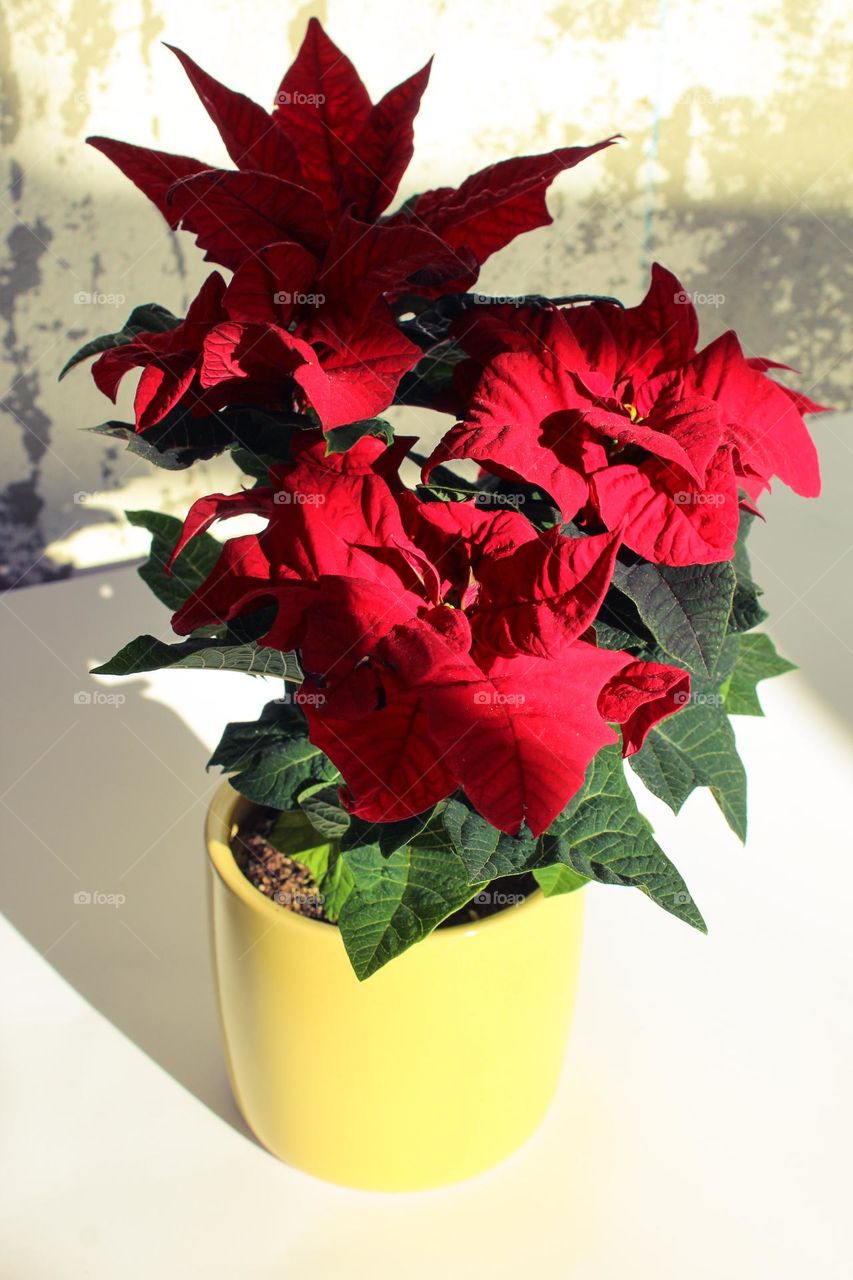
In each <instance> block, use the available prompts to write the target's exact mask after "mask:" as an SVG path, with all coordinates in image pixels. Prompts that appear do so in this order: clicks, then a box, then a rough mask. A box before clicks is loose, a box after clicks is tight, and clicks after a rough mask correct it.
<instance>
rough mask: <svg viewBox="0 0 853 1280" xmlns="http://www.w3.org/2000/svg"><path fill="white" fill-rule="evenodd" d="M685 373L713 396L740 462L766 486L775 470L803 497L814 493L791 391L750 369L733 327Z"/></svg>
mask: <svg viewBox="0 0 853 1280" xmlns="http://www.w3.org/2000/svg"><path fill="white" fill-rule="evenodd" d="M685 376H686V379H687V380H689V383H690V384H691V385H692V386H695V388H696V390H697V391H698V392H699V394H701V395H704V396H708V397H710V398H711V399H713V400H716V401H717V403H718V405H719V407H720V412H721V415H722V417H723V421H724V423H725V424H727V438H728V440H729V441H730V442H731V443H732V444H733V445H734V446H735V448H736V449H737V451H738V454H739V457H740V460H741V462H742V463H743V464H744V465H745V466H747V467H748V468H749V469H750V470H751V471H752V472H753V473H754V474H756V475H758V476H760V477H761V478H762V479H763V480H764V481H765V487H766V484H767V483H768V482H769V481H770V479H771V478H772V477H773V476H774V475H777V476H778V477H779V479H780V480H782V481H783V483H784V484H786V485H788V486H789V487H790V488H791V489H793V490H794V492H795V493H799V494H801V495H802V496H803V497H804V498H814V497H817V495H818V494H819V493H820V465H819V463H818V457H817V450H816V449H815V446H814V442H813V440H812V438H811V436H810V435H809V433H808V429H807V427H806V424H805V423H804V422H803V419H802V414H801V413H800V409H799V406H798V404H797V400H796V396H795V395H792V394H791V392H790V390H789V389H788V388H784V387H781V386H780V385H779V383H777V382H774V381H773V379H772V378H768V377H767V376H766V374H764V373H762V372H760V371H759V370H757V369H753V368H750V366H749V364H748V363H747V361H746V359H745V358H744V355H743V351H742V350H741V346H740V343H739V342H738V339H737V335H736V334H735V333H734V332H733V331H732V330H729V331H728V332H727V333H723V334H721V335H720V337H719V338H716V339H715V340H714V342H712V343H710V344H709V346H707V347H706V348H705V350H704V351H701V352H700V353H699V354H698V355H697V356H695V357H694V358H693V360H692V361H691V362H690V365H689V366H688V369H687V371H686V375H685ZM812 403H813V402H811V401H809V405H811V404H812ZM807 411H810V410H807Z"/></svg>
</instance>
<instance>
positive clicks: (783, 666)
mask: <svg viewBox="0 0 853 1280" xmlns="http://www.w3.org/2000/svg"><path fill="white" fill-rule="evenodd" d="M786 671H796V666H795V665H794V663H793V662H788V660H787V658H782V657H780V656H779V654H778V653H777V652H776V649H775V647H774V645H773V641H772V640H771V639H770V637H769V636H768V635H765V634H764V633H763V632H756V633H755V634H754V635H742V636H740V637H739V641H738V652H737V659H736V661H735V664H734V667H733V668H732V671H731V674H730V676H729V678H728V680H727V681H726V683H725V685H724V686H723V690H722V692H723V696H724V699H725V708H726V711H727V712H728V713H729V715H730V716H763V715H764V712H763V711H762V709H761V703H760V702H759V701H758V690H757V688H756V685H757V684H758V682H759V681H760V680H768V679H770V678H771V677H772V676H781V675H784V674H785V672H786Z"/></svg>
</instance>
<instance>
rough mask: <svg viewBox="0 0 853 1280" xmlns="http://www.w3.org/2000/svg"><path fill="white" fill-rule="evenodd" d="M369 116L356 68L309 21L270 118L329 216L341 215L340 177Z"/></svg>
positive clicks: (366, 97)
mask: <svg viewBox="0 0 853 1280" xmlns="http://www.w3.org/2000/svg"><path fill="white" fill-rule="evenodd" d="M370 110H371V103H370V97H369V95H368V93H367V90H366V89H365V87H364V85H363V84H362V82H361V80H360V79H359V76H358V72H357V71H356V69H355V67H354V66H353V65H352V63H351V62H350V60H349V58H347V57H346V56H345V55H344V54H343V53H341V51H340V49H338V48H337V46H336V45H334V44H333V43H332V41H331V40H330V39H329V37H328V36H327V35H326V33H325V31H324V30H323V28H322V26H321V25H320V23H319V22H318V20H317V19H316V18H312V19H311V20H310V22H309V23H308V30H307V32H306V33H305V39H304V40H303V42H302V47H301V48H300V50H299V53H298V54H297V56H296V61H295V62H294V63H293V66H292V67H291V68H290V70H289V71H288V72H287V74H286V75H285V77H284V79H283V80H282V82H281V85H280V87H279V90H278V93H277V95H276V106H275V113H274V118H275V121H276V124H277V125H278V127H279V128H280V129H281V130H282V132H283V133H284V134H285V136H286V137H287V139H288V140H289V141H290V142H291V144H292V145H293V147H294V149H295V150H296V153H297V155H298V156H299V165H300V169H301V171H302V181H303V182H304V184H305V186H306V187H308V188H309V190H311V191H313V192H316V194H317V195H318V196H319V197H320V199H321V201H322V203H323V207H324V209H325V210H326V212H327V213H329V214H332V215H335V214H337V213H339V212H340V208H341V201H340V193H341V189H342V173H343V171H344V170H345V169H346V168H347V166H348V165H349V164H350V162H351V158H352V150H353V147H354V146H355V143H356V139H357V138H358V135H359V134H360V133H361V130H362V129H363V128H364V125H365V123H366V121H367V119H368V116H369V114H370ZM276 238H277V239H284V237H283V236H278V237H276Z"/></svg>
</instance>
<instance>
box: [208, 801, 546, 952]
mask: <svg viewBox="0 0 853 1280" xmlns="http://www.w3.org/2000/svg"><path fill="white" fill-rule="evenodd" d="M277 816H278V813H277V811H276V810H273V809H261V808H257V809H253V810H251V811H250V812H249V813H248V814H247V815H246V816H245V818H244V819H243V821H242V822H241V823H240V826H239V828H238V830H237V831H236V832H235V834H234V835H233V836H232V838H231V852H232V853H233V854H234V860H235V862H236V863H237V866H238V867H239V868H240V870H241V871H242V872H243V875H244V876H245V877H246V879H247V880H249V881H250V882H251V883H252V884H253V885H254V886H255V888H256V889H260V891H261V893H264V894H266V896H267V897H268V898H272V900H273V901H274V902H277V903H279V905H280V906H283V907H287V908H289V910H291V911H295V912H296V913H297V914H298V915H303V916H310V917H311V919H313V920H323V921H325V922H326V923H327V924H328V923H330V922H329V921H327V920H326V916H325V913H324V911H323V904H322V902H321V900H320V892H319V889H318V888H317V885H316V884H315V883H314V881H313V879H312V878H311V875H310V873H309V872H308V871H307V870H306V868H305V867H303V866H302V865H301V864H300V863H298V862H294V860H293V858H289V857H288V856H287V854H285V853H280V852H279V850H278V849H276V848H275V846H274V845H271V844H270V842H269V840H267V839H266V834H267V833H268V832H269V830H270V828H271V827H272V824H273V822H274V821H275V819H276V817H277ZM538 887H539V886H538V885H537V883H536V880H535V878H534V877H533V876H532V875H530V874H529V873H528V874H526V875H520V876H507V877H505V878H504V879H501V880H498V881H496V882H495V883H494V884H492V885H490V886H489V887H488V888H487V889H486V890H484V891H483V893H481V894H479V895H478V896H477V897H476V898H474V899H473V900H472V901H471V902H469V903H467V904H466V905H465V906H464V907H461V908H460V909H459V910H458V911H454V913H453V915H451V916H448V917H447V919H446V920H443V921H442V923H441V924H440V925H439V926H438V927H439V929H443V928H446V927H447V926H448V925H457V924H476V922H477V921H478V920H483V919H485V918H486V917H487V916H492V915H495V914H497V912H499V911H506V910H511V909H512V907H513V906H514V905H517V904H519V903H521V902H523V901H524V899H525V898H526V897H528V896H529V895H530V894H531V893H534V892H535V891H536V889H537V888H538Z"/></svg>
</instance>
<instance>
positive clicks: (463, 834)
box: [415, 799, 542, 884]
mask: <svg viewBox="0 0 853 1280" xmlns="http://www.w3.org/2000/svg"><path fill="white" fill-rule="evenodd" d="M415 841H416V842H419V841H423V842H426V843H429V842H431V841H434V842H435V843H436V844H441V843H442V842H443V841H447V842H449V847H450V848H452V849H453V851H454V853H456V854H457V855H458V856H459V857H460V858H461V859H462V861H463V862H464V864H465V867H466V870H467V872H468V880H469V883H471V884H479V883H480V882H482V881H487V880H495V879H497V878H499V877H500V876H511V875H516V874H518V873H519V872H522V871H529V870H530V869H531V868H532V867H534V866H537V865H538V864H539V863H540V862H541V861H542V855H541V850H540V848H539V843H538V841H537V840H536V839H534V837H533V836H531V835H530V834H529V833H528V834H524V835H520V836H518V837H514V836H508V835H504V833H503V832H502V831H497V830H495V828H494V827H493V826H492V824H491V823H490V822H487V821H486V819H485V818H483V817H481V816H480V814H479V813H477V811H476V809H473V808H472V807H471V805H470V804H469V803H468V802H467V800H457V799H451V800H448V801H447V802H446V803H445V804H444V805H441V806H439V808H438V809H437V810H436V812H435V815H434V817H433V818H432V819H431V821H430V822H429V824H428V825H427V826H426V827H425V829H424V830H423V831H422V832H421V834H420V835H419V836H417V837H415Z"/></svg>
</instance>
